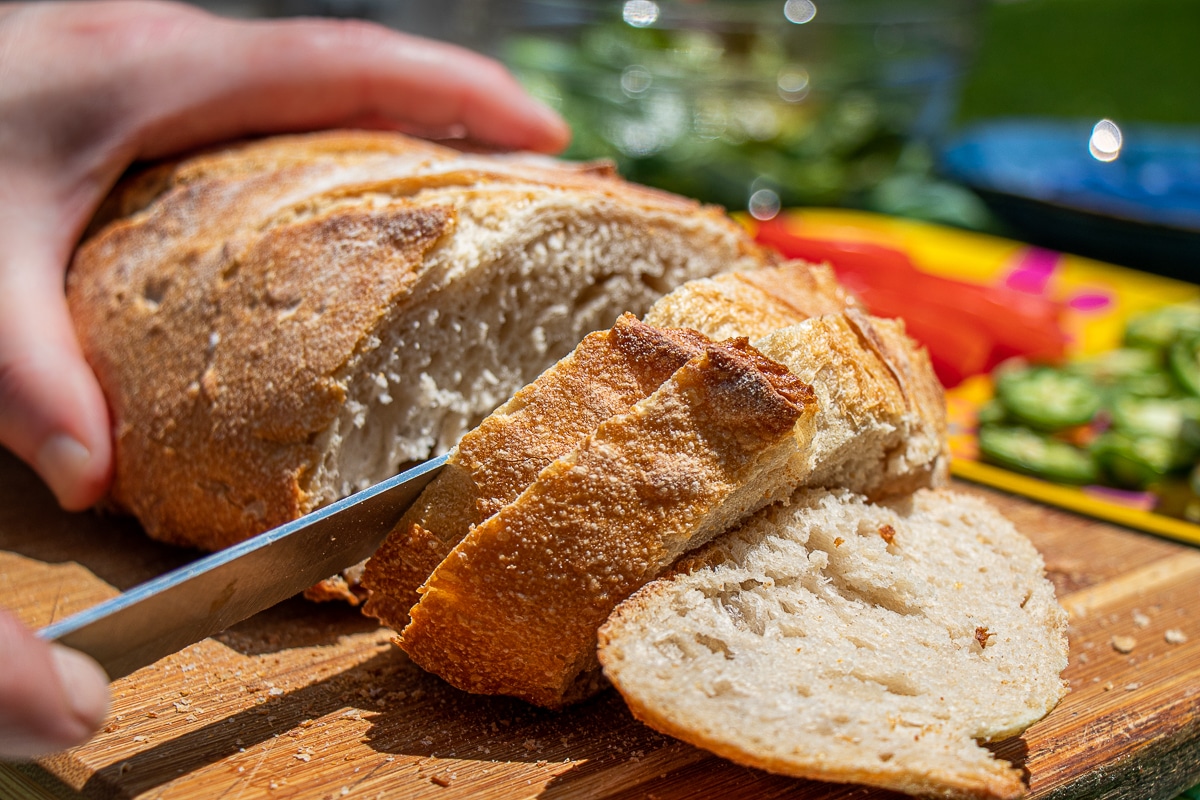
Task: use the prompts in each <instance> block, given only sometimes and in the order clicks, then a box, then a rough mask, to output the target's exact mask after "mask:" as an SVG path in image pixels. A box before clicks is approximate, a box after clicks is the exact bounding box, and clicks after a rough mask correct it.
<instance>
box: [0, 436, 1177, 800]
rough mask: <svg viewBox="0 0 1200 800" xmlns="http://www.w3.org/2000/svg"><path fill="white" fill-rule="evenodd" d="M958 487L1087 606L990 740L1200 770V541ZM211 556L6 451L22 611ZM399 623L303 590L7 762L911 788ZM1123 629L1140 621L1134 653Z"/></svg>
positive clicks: (37, 767)
mask: <svg viewBox="0 0 1200 800" xmlns="http://www.w3.org/2000/svg"><path fill="white" fill-rule="evenodd" d="M958 488H960V489H962V490H964V491H968V492H973V493H976V494H980V495H984V496H986V497H988V498H989V499H991V500H992V501H993V502H995V504H996V505H997V506H998V507H999V508H1000V509H1001V511H1003V512H1004V513H1005V514H1007V515H1008V516H1009V517H1010V518H1011V519H1012V520H1013V521H1014V522H1015V523H1016V525H1017V527H1018V528H1019V529H1020V530H1022V531H1023V532H1024V533H1025V534H1026V535H1027V536H1029V537H1030V539H1032V540H1033V542H1034V544H1036V545H1037V546H1038V548H1039V549H1040V550H1041V551H1042V553H1043V554H1044V556H1045V558H1046V563H1047V568H1048V571H1049V574H1050V577H1051V579H1052V580H1053V581H1054V583H1055V585H1056V587H1057V588H1058V591H1059V597H1060V599H1061V600H1062V602H1063V604H1064V605H1065V606H1066V607H1067V609H1068V611H1069V612H1070V614H1071V629H1070V639H1071V659H1070V665H1069V667H1068V669H1067V673H1066V676H1067V677H1068V678H1069V679H1070V682H1071V687H1072V690H1071V693H1070V694H1069V695H1068V696H1067V697H1066V698H1065V699H1064V700H1063V702H1062V703H1061V704H1060V705H1059V706H1058V708H1056V709H1055V710H1054V711H1053V712H1052V713H1051V714H1050V715H1049V716H1048V717H1046V718H1045V719H1044V720H1042V721H1041V722H1039V723H1037V724H1036V725H1034V726H1033V727H1032V728H1030V729H1029V730H1028V731H1026V732H1025V734H1024V735H1023V736H1021V737H1019V738H1016V739H1012V740H1009V741H1007V742H1003V743H1000V744H998V745H995V746H994V749H995V752H996V753H998V754H999V755H1000V756H1001V757H1003V758H1006V759H1009V760H1011V761H1013V762H1014V763H1016V764H1017V765H1019V766H1021V767H1022V768H1023V769H1024V770H1025V771H1026V773H1027V774H1028V780H1029V786H1030V794H1029V796H1030V797H1033V798H1085V797H1086V798H1138V800H1147V799H1149V800H1153V799H1154V798H1164V799H1165V798H1172V797H1174V796H1175V795H1176V794H1178V792H1180V791H1181V790H1183V789H1185V788H1187V787H1190V786H1192V785H1193V784H1196V783H1197V782H1200V550H1196V549H1194V548H1189V547H1187V546H1184V545H1179V544H1175V543H1172V542H1168V541H1165V540H1161V539H1157V538H1154V537H1151V536H1147V535H1145V534H1139V533H1134V532H1131V531H1128V530H1125V529H1122V528H1117V527H1114V526H1112V525H1108V524H1105V523H1100V522H1096V521H1092V520H1088V519H1085V518H1083V517H1078V516H1075V515H1072V514H1069V513H1065V512H1061V511H1056V510H1052V509H1049V508H1046V507H1042V506H1039V505H1035V504H1033V503H1030V502H1027V501H1025V500H1022V499H1019V498H1014V497H1009V496H1005V495H1002V494H997V493H994V492H990V491H986V490H982V489H977V488H973V487H970V486H967V485H965V484H960V485H959V487H958ZM196 555H197V554H196V553H194V552H188V551H183V550H178V549H174V548H170V547H167V546H165V545H158V544H156V543H154V542H151V541H149V540H147V539H146V538H145V537H144V536H143V535H142V534H141V532H140V530H139V529H138V528H137V526H136V525H135V524H133V523H131V522H130V521H129V520H124V519H116V518H103V517H100V516H97V515H94V514H90V513H88V514H65V513H63V512H61V511H59V510H58V509H57V508H56V507H55V505H54V502H53V499H52V498H51V496H50V495H49V494H48V493H47V492H46V490H45V489H43V488H42V486H41V485H40V484H39V482H38V481H37V479H36V478H35V477H34V476H33V474H32V473H30V472H29V471H28V470H26V469H25V468H24V467H23V466H21V465H20V464H19V463H17V462H16V461H15V460H14V459H12V458H11V457H10V456H8V454H6V453H3V452H0V605H4V606H6V607H8V608H10V609H12V610H13V611H14V612H15V613H16V614H17V615H18V616H19V617H20V619H22V620H23V621H24V622H25V623H26V624H28V625H31V626H41V625H45V624H46V623H49V622H51V621H52V620H55V619H58V618H61V617H63V616H65V615H67V614H70V613H72V612H74V611H77V610H80V609H82V608H85V607H87V606H89V605H91V604H93V603H95V602H97V601H98V600H100V599H102V598H105V597H108V596H111V595H113V594H115V593H117V592H119V591H121V590H123V589H127V588H130V587H131V586H133V585H135V584H137V583H139V582H141V581H143V580H146V579H148V578H150V577H153V576H155V575H157V574H160V573H162V572H164V571H166V570H167V569H170V568H171V567H174V566H177V565H179V564H182V563H185V562H186V561H188V560H191V559H193V558H195V557H196ZM1169 631H1170V632H1171V633H1170V634H1169V633H1168V632H1169ZM389 635H390V634H389V632H388V631H387V630H385V629H381V628H379V627H377V626H375V625H374V624H372V622H371V621H369V620H366V619H364V618H363V617H361V616H360V615H359V614H358V613H357V612H356V611H355V610H354V609H351V608H348V607H343V606H337V605H323V606H317V605H313V604H309V603H306V602H304V601H302V600H299V599H295V600H289V601H287V602H285V603H282V604H281V605H279V606H276V607H275V608H273V609H271V610H269V611H266V612H264V613H262V614H259V615H257V616H256V617H254V618H252V619H250V620H247V621H246V622H244V623H241V624H240V625H237V626H236V627H234V628H232V629H230V630H228V631H226V632H225V633H223V634H221V635H219V636H215V637H213V638H211V639H207V640H205V641H203V642H201V643H199V644H197V645H194V646H192V647H189V648H187V649H186V650H184V651H183V652H180V653H178V654H176V655H174V656H171V657H168V658H166V659H163V660H162V661H160V662H158V663H157V664H154V665H152V666H150V667H147V668H145V669H142V670H139V671H138V672H135V673H134V674H133V675H130V676H129V677H127V678H124V679H121V680H119V681H117V682H116V683H115V684H114V685H113V707H112V711H111V713H110V716H109V720H108V723H107V725H106V727H105V728H104V730H103V731H102V732H101V733H100V734H99V735H98V736H97V737H96V738H95V739H94V740H93V741H92V742H90V743H88V744H87V745H85V746H82V747H79V748H77V749H75V750H72V751H70V752H68V753H65V754H62V755H59V756H55V757H51V758H47V759H44V760H42V761H41V762H39V763H37V764H7V765H0V797H13V798H48V797H50V798H68V797H78V796H80V795H82V796H84V797H88V798H177V799H179V800H201V799H203V800H210V799H211V798H222V799H224V800H252V799H253V798H341V797H352V798H375V797H380V798H392V797H412V798H437V799H438V800H452V799H456V798H463V797H496V798H523V797H542V798H559V797H586V798H613V799H614V800H615V799H618V798H650V797H654V798H693V797H722V798H774V797H787V798H812V799H813V800H817V799H818V798H819V799H821V800H831V799H832V798H850V797H854V798H890V797H896V796H897V795H892V794H890V793H887V792H881V791H877V790H872V789H866V788H864V787H859V786H839V785H834V784H822V783H814V782H807V781H797V780H793V779H788V778H782V777H779V776H774V775H769V774H767V773H765V772H759V771H756V770H751V769H745V768H742V767H739V766H735V765H733V764H730V763H728V762H725V761H723V760H721V759H719V758H716V757H713V756H710V755H708V754H707V753H705V752H704V751H701V750H697V749H695V748H693V747H690V746H688V745H684V744H682V743H679V742H676V741H674V740H672V739H669V738H667V737H664V736H661V735H659V734H657V733H655V732H653V731H651V730H649V729H648V728H645V727H644V726H642V725H641V724H640V723H638V722H637V721H635V720H634V719H633V718H632V717H631V716H630V715H629V713H628V712H627V711H626V710H625V708H624V706H623V703H622V701H621V699H620V697H619V696H618V695H617V694H616V693H615V692H612V691H608V692H605V693H603V694H601V695H600V696H598V697H596V698H594V699H592V700H591V701H589V702H587V703H584V704H582V705H580V706H576V707H573V708H571V709H569V710H567V711H566V712H563V713H558V714H556V713H552V712H547V711H542V710H539V709H535V708H532V707H529V706H527V705H524V704H522V703H520V702H518V701H513V700H507V699H499V698H480V697H474V696H470V695H467V694H464V693H462V692H459V691H456V690H454V689H452V688H450V687H449V686H447V685H446V684H444V683H442V682H441V681H439V680H438V679H436V678H433V677H431V676H429V675H427V674H425V673H423V672H422V671H421V670H420V669H418V668H417V667H415V666H413V665H412V664H411V663H409V662H408V661H407V660H406V658H405V657H404V656H403V654H401V653H400V652H399V651H398V650H397V649H396V648H394V647H393V646H392V645H391V644H390V642H389ZM1118 636H1119V637H1132V640H1133V646H1132V649H1131V650H1129V652H1119V651H1118V650H1117V649H1116V648H1115V647H1114V645H1113V639H1114V637H1118ZM1181 639H1182V641H1181ZM1125 643H1126V644H1128V642H1125Z"/></svg>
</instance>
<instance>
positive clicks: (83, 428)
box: [0, 231, 112, 511]
mask: <svg viewBox="0 0 1200 800" xmlns="http://www.w3.org/2000/svg"><path fill="white" fill-rule="evenodd" d="M0 234H11V231H0ZM2 240H3V241H5V247H4V248H3V250H2V251H0V445H3V446H5V447H7V448H9V449H10V450H12V451H13V452H14V453H15V454H16V455H17V456H18V457H20V458H21V459H22V460H24V461H25V462H26V463H27V464H29V465H30V466H31V467H33V468H34V469H35V470H36V471H37V472H38V474H39V475H40V476H41V477H42V480H44V481H45V482H46V483H47V484H48V485H49V486H50V488H51V490H53V492H54V494H55V495H56V496H57V497H58V501H59V503H60V504H61V505H62V506H63V507H64V508H66V509H68V510H72V511H77V510H81V509H84V508H87V507H88V506H90V505H92V504H93V503H95V502H96V501H97V500H99V499H100V498H101V497H102V496H103V494H104V492H105V490H106V489H107V488H108V484H109V482H110V480H111V477H112V440H111V432H110V426H109V419H108V409H107V405H106V403H105V400H104V395H103V393H102V392H101V390H100V386H99V384H98V383H97V382H96V377H95V375H94V374H93V373H92V371H91V369H90V368H89V367H88V365H87V363H86V362H85V361H84V359H83V354H82V352H81V350H80V348H79V343H78V341H77V339H76V338H75V329H74V326H73V325H72V323H71V318H70V314H69V313H68V311H67V304H66V298H65V296H64V288H63V272H64V270H63V266H62V264H63V263H64V260H65V258H66V254H65V253H64V254H56V253H54V252H53V251H54V248H50V247H46V248H38V247H36V246H32V247H31V246H28V245H29V244H30V243H29V241H28V238H27V237H20V236H14V235H4V236H3V237H2Z"/></svg>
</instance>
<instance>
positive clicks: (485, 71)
mask: <svg viewBox="0 0 1200 800" xmlns="http://www.w3.org/2000/svg"><path fill="white" fill-rule="evenodd" d="M168 39H169V45H170V46H169V47H167V46H164V47H162V48H160V50H159V51H158V52H157V53H156V54H155V56H156V59H157V63H156V64H153V65H151V66H150V67H149V68H148V69H144V70H143V71H142V72H141V73H140V74H139V75H138V76H130V78H129V81H130V88H131V91H136V92H137V95H136V96H138V97H141V98H147V99H150V98H153V99H154V101H153V102H147V103H145V106H144V108H145V110H146V111H147V112H148V116H147V117H146V118H145V120H144V128H143V130H144V132H145V133H144V136H143V142H144V146H143V153H142V155H143V156H149V157H153V156H157V155H162V154H164V153H167V152H172V151H175V150H181V149H186V148H188V147H192V146H195V145H197V144H200V143H206V142H210V141H214V140H218V139H225V138H233V137H238V136H244V135H247V134H257V133H266V132H274V131H287V130H306V129H314V128H323V127H335V126H338V125H345V124H348V123H353V122H357V121H362V120H373V121H376V122H380V121H382V122H384V123H390V125H391V126H392V127H396V128H401V129H409V130H414V129H415V130H416V131H417V132H421V133H429V132H435V133H459V134H465V136H466V137H467V138H470V139H472V140H475V141H478V142H483V143H486V144H490V145H493V146H496V147H501V148H506V149H528V150H537V151H542V152H557V151H559V150H561V149H562V148H563V147H565V146H566V144H567V141H568V139H569V136H570V134H569V131H568V130H567V127H566V125H565V123H563V121H562V120H561V118H560V117H559V116H558V115H557V114H556V113H554V112H553V111H552V110H550V109H549V108H548V107H546V106H544V105H542V104H541V103H539V102H538V101H536V100H534V99H533V98H531V97H530V96H529V95H528V94H526V92H525V91H524V90H523V89H522V88H521V87H520V85H519V84H518V83H517V82H516V81H515V80H514V79H513V77H512V76H511V75H510V74H509V73H508V72H507V71H506V70H505V69H504V68H503V67H501V66H500V65H499V64H498V63H497V62H495V61H493V60H491V59H488V58H485V57H483V56H480V55H478V54H475V53H472V52H470V51H468V50H464V49H462V48H458V47H454V46H451V45H447V44H443V43H439V42H434V41H430V40H425V39H420V38H417V37H413V36H407V35H405V34H402V33H398V32H395V31H391V30H388V29H386V28H383V27H381V26H378V25H373V24H369V23H363V22H356V21H338V20H310V19H298V20H283V21H280V20H274V21H257V22H248V21H234V20H225V19H220V18H216V17H211V16H207V15H194V14H193V15H189V16H188V18H187V19H186V20H184V21H182V22H181V23H180V24H179V25H177V26H175V27H174V28H172V29H171V36H170V37H168Z"/></svg>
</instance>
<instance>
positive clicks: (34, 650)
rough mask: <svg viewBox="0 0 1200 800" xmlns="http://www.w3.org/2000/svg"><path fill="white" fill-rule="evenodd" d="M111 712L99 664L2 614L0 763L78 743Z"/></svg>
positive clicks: (1, 611)
mask: <svg viewBox="0 0 1200 800" xmlns="http://www.w3.org/2000/svg"><path fill="white" fill-rule="evenodd" d="M107 711H108V678H107V676H105V674H104V672H103V671H102V670H101V669H100V666H99V665H98V664H96V662H95V661H93V660H92V659H90V658H88V657H87V656H85V655H83V654H81V653H77V652H76V651H74V650H68V649H67V648H65V647H62V646H61V645H56V644H49V643H47V642H43V641H41V640H40V639H38V638H37V637H35V636H34V635H33V634H32V633H31V632H30V631H28V630H27V629H26V628H25V627H24V626H23V625H21V623H20V622H18V621H17V620H15V619H13V617H12V616H10V615H9V614H8V613H7V612H5V611H4V610H3V609H0V759H21V758H33V757H35V756H40V755H45V754H47V753H52V752H54V751H55V750H61V749H63V748H64V747H70V746H71V745H74V744H79V743H80V742H83V741H85V740H87V738H88V737H89V736H91V735H92V732H93V731H95V730H96V728H98V727H100V723H101V722H103V721H104V716H105V714H106V713H107Z"/></svg>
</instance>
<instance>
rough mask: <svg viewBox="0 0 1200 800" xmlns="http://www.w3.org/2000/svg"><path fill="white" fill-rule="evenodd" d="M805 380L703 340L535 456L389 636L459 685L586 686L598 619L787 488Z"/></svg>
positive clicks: (547, 691) (545, 689)
mask: <svg viewBox="0 0 1200 800" xmlns="http://www.w3.org/2000/svg"><path fill="white" fill-rule="evenodd" d="M816 410H817V407H816V403H815V399H814V397H813V393H812V390H811V388H810V387H808V386H807V385H805V384H804V383H802V382H801V381H799V380H797V379H796V378H795V376H793V375H792V374H791V373H789V372H788V371H787V370H786V369H785V368H783V367H781V366H779V365H778V364H777V363H775V362H773V361H770V360H769V359H766V358H763V357H762V356H760V355H759V354H758V353H756V352H755V351H754V350H753V349H752V348H750V347H748V346H747V345H746V344H745V341H744V340H731V341H728V342H724V343H720V344H709V345H707V346H706V347H705V348H704V351H703V352H702V353H701V354H700V355H698V356H696V357H695V358H693V359H691V360H690V361H688V362H687V363H686V364H685V365H684V366H682V367H681V368H680V369H679V370H677V371H676V372H675V373H674V374H673V375H672V376H671V378H670V379H669V380H668V381H667V382H666V383H664V384H663V385H662V386H661V387H660V388H659V389H658V390H657V391H655V392H654V393H653V394H651V395H650V396H649V397H647V398H646V399H645V400H642V401H640V402H639V403H637V404H636V405H635V406H633V408H632V409H631V410H630V411H629V412H627V413H624V414H618V415H616V416H614V417H612V418H610V419H608V420H606V421H605V422H603V423H602V424H600V425H599V427H598V428H596V430H595V431H593V432H592V433H590V434H589V435H588V436H587V437H586V438H585V439H584V440H583V442H582V443H581V444H580V445H579V446H578V447H577V448H576V449H574V450H573V451H572V452H570V453H569V454H567V455H566V456H563V457H562V458H559V459H557V460H555V461H554V462H553V463H551V464H550V465H549V466H547V467H546V468H544V469H543V470H542V471H541V472H540V473H539V474H538V475H537V478H536V480H534V482H533V483H532V484H531V485H530V486H529V487H528V488H527V489H526V490H525V491H524V492H522V493H521V494H520V496H519V497H517V498H516V499H515V500H514V501H513V502H511V503H509V504H507V505H505V506H504V507H503V508H501V509H500V511H498V512H497V513H496V514H494V515H492V516H491V517H489V518H487V519H485V520H484V521H483V522H481V523H480V524H479V525H477V526H476V527H474V528H473V529H472V530H471V532H470V533H469V534H468V535H467V536H466V538H464V539H463V540H462V541H461V542H460V543H459V544H458V545H457V546H456V547H455V548H454V550H453V551H451V552H450V554H449V555H448V556H447V557H446V558H445V559H444V560H443V561H442V562H441V564H440V565H439V566H438V567H437V569H436V570H434V572H433V574H432V575H431V576H430V577H429V579H428V581H427V582H426V583H425V585H424V587H423V588H422V594H421V600H420V602H419V603H418V604H417V605H416V606H415V607H414V608H413V609H412V610H411V617H412V620H411V622H410V623H409V624H408V626H407V627H405V628H404V630H403V632H402V633H401V636H400V639H399V644H400V646H401V647H402V648H403V649H404V650H405V652H407V653H408V655H409V656H410V657H411V658H412V660H413V661H415V662H416V663H417V664H419V665H420V666H422V667H424V668H425V669H427V670H429V671H431V672H434V673H436V674H438V675H440V676H442V677H443V678H445V679H446V680H447V681H449V682H450V683H451V684H453V685H455V686H458V687H460V688H462V689H466V690H468V691H472V692H480V693H487V694H508V695H513V696H516V697H520V698H523V699H525V700H528V701H529V702H532V703H536V704H538V705H542V706H546V707H551V708H554V707H559V706H561V705H563V704H564V703H567V702H570V701H571V700H572V699H575V698H576V697H578V696H579V695H580V694H587V693H589V692H590V691H591V690H592V689H593V688H594V687H589V686H579V685H577V684H576V681H577V679H578V678H579V677H580V675H583V674H585V673H588V672H589V671H591V670H592V668H593V667H594V666H595V664H596V661H595V659H596V655H595V653H596V630H597V628H599V626H600V625H601V623H603V622H604V620H605V618H606V617H607V616H608V614H609V612H610V611H611V610H612V609H613V608H614V607H615V606H616V604H617V603H619V602H620V601H621V600H623V599H624V598H625V597H627V596H628V595H629V594H630V593H632V592H633V591H634V590H635V589H637V588H638V587H639V586H641V585H642V584H644V583H645V582H646V581H648V580H650V579H651V578H653V577H655V576H656V575H658V574H660V573H661V572H662V571H664V570H665V569H666V568H667V567H669V566H670V565H671V564H672V563H673V562H674V561H675V560H676V559H677V558H678V557H679V556H680V555H682V554H683V553H684V552H685V551H686V550H688V549H689V548H691V547H693V546H695V545H697V544H699V543H702V542H704V541H707V540H708V539H711V538H712V537H714V536H716V535H717V534H719V533H721V532H722V531H724V530H726V529H727V528H728V527H730V526H731V525H733V524H735V523H736V522H737V521H738V520H739V519H741V518H742V517H743V516H745V515H746V514H748V513H750V512H752V511H753V510H755V509H757V508H760V507H761V506H763V505H764V504H766V503H769V502H771V501H772V500H775V499H778V498H779V497H780V496H786V495H787V494H790V492H791V486H792V485H794V481H795V476H792V475H789V474H788V469H789V465H790V464H793V463H797V460H796V459H795V458H794V455H795V451H796V450H797V449H798V448H800V447H802V446H803V443H804V442H806V441H807V439H808V437H806V436H796V435H794V431H795V430H796V429H797V427H799V428H800V429H801V430H804V429H807V428H808V427H809V426H810V425H811V423H812V420H813V417H814V415H815V412H816Z"/></svg>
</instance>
